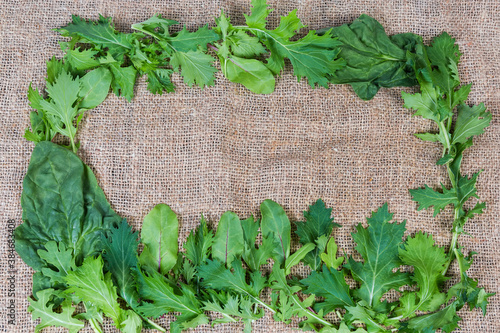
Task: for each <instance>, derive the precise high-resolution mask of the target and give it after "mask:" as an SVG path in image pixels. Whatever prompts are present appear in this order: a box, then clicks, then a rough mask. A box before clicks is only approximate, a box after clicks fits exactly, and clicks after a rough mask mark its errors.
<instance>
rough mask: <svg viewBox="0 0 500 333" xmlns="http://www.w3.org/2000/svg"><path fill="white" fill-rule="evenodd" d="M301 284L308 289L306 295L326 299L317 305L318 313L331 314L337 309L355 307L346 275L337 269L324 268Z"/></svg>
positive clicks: (315, 307) (305, 290)
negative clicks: (321, 311)
mask: <svg viewBox="0 0 500 333" xmlns="http://www.w3.org/2000/svg"><path fill="white" fill-rule="evenodd" d="M300 282H301V283H302V284H303V285H304V286H305V287H306V288H305V289H304V293H305V294H314V295H316V296H317V297H324V299H325V300H324V301H323V302H317V303H316V304H315V306H314V309H315V310H316V311H320V310H323V311H324V313H329V312H332V311H333V310H335V309H336V308H345V307H346V306H354V302H353V300H352V298H351V295H350V293H349V286H348V285H347V283H346V282H345V278H344V274H343V273H342V272H339V271H337V270H336V269H329V268H327V267H326V266H323V271H321V272H312V273H311V275H309V276H308V277H307V278H305V279H303V280H301V281H300Z"/></svg>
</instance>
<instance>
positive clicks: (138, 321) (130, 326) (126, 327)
mask: <svg viewBox="0 0 500 333" xmlns="http://www.w3.org/2000/svg"><path fill="white" fill-rule="evenodd" d="M126 316H127V319H125V320H124V321H123V322H122V327H121V329H120V330H121V331H122V332H123V333H141V331H142V318H141V317H140V316H139V315H138V314H137V313H135V312H134V311H132V310H127V311H126Z"/></svg>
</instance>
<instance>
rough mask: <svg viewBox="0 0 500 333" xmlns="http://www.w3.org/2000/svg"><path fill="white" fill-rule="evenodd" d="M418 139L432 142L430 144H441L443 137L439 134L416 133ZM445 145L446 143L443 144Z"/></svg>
mask: <svg viewBox="0 0 500 333" xmlns="http://www.w3.org/2000/svg"><path fill="white" fill-rule="evenodd" d="M414 135H415V136H416V137H417V138H419V139H421V140H423V141H430V142H438V141H439V142H441V137H440V135H439V134H434V133H416V134H414ZM441 143H443V144H444V142H441Z"/></svg>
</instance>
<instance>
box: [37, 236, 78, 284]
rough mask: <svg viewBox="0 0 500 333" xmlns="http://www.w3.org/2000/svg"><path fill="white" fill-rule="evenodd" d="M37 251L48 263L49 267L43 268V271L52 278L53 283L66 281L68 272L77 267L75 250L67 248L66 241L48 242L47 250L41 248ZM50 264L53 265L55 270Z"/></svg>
mask: <svg viewBox="0 0 500 333" xmlns="http://www.w3.org/2000/svg"><path fill="white" fill-rule="evenodd" d="M37 253H38V256H39V257H40V259H42V260H44V261H45V262H46V263H47V267H44V268H42V273H43V275H44V276H46V277H48V278H50V282H51V284H52V285H55V284H59V283H65V278H66V276H67V275H68V273H69V272H70V271H72V270H74V269H76V265H75V258H73V250H72V249H68V250H67V249H66V246H65V245H64V243H59V244H57V243H56V242H54V241H50V242H47V243H46V244H45V250H43V249H40V250H38V251H37ZM49 265H51V266H53V268H55V270H54V269H53V268H52V267H50V266H49ZM49 267H50V268H49Z"/></svg>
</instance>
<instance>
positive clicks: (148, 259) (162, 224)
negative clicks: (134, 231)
mask: <svg viewBox="0 0 500 333" xmlns="http://www.w3.org/2000/svg"><path fill="white" fill-rule="evenodd" d="M178 230H179V222H178V221H177V215H175V213H174V212H173V211H172V210H171V209H170V207H169V206H167V205H165V204H159V205H156V206H155V207H154V208H153V209H152V210H151V211H150V212H149V214H148V215H146V217H144V222H143V224H142V230H141V242H142V243H143V244H144V250H143V251H142V253H141V255H140V256H139V263H140V264H141V266H143V267H147V268H149V269H150V270H154V271H157V272H160V273H161V274H163V275H166V274H167V273H168V272H169V271H170V270H171V269H172V267H174V265H175V263H176V262H177V251H178V248H179V244H178V243H177V239H178V237H179V231H178Z"/></svg>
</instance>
